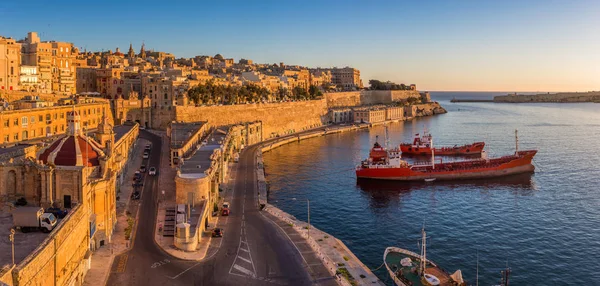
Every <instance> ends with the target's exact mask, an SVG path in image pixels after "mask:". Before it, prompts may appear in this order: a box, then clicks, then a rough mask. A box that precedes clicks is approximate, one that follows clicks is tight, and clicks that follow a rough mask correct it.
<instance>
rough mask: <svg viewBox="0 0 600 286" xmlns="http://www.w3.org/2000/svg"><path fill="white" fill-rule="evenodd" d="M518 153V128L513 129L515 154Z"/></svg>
mask: <svg viewBox="0 0 600 286" xmlns="http://www.w3.org/2000/svg"><path fill="white" fill-rule="evenodd" d="M518 154H519V134H518V130H517V129H515V155H518Z"/></svg>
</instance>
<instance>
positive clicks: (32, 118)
mask: <svg viewBox="0 0 600 286" xmlns="http://www.w3.org/2000/svg"><path fill="white" fill-rule="evenodd" d="M29 122H31V124H33V123H35V116H31V120H30V121H29Z"/></svg>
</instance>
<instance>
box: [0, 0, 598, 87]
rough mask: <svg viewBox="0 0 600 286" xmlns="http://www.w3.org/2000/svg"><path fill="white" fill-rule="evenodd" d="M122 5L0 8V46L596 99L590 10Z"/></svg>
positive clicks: (587, 5)
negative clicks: (217, 58) (68, 46)
mask: <svg viewBox="0 0 600 286" xmlns="http://www.w3.org/2000/svg"><path fill="white" fill-rule="evenodd" d="M129 2H135V1H92V2H88V1H35V0H28V1H12V0H7V1H0V35H3V36H6V37H13V38H17V39H19V38H24V37H25V36H26V34H27V32H28V31H37V32H39V33H40V34H41V37H42V40H58V41H68V42H73V43H74V44H75V45H76V46H78V47H82V48H87V49H88V50H101V49H105V50H108V49H111V50H113V51H114V49H115V48H116V47H120V48H121V50H122V51H124V52H126V50H127V48H128V47H129V43H130V42H132V43H133V45H134V48H135V50H136V52H137V51H139V48H140V45H141V43H142V41H144V42H145V43H146V47H148V48H153V49H155V50H161V51H167V52H171V53H174V54H175V55H176V56H177V57H191V56H194V55H215V54H217V53H221V54H223V55H224V56H225V57H233V58H235V59H236V60H238V59H240V58H248V59H252V60H254V61H256V62H268V63H278V62H281V61H283V62H285V63H287V64H299V65H304V66H311V67H316V66H321V67H327V66H346V65H348V66H353V67H356V68H358V69H360V70H361V72H362V78H363V81H364V82H365V83H367V82H368V80H369V79H372V78H377V79H380V80H392V81H396V82H399V83H400V82H404V83H415V84H417V87H418V88H419V89H421V90H475V91H483V90H490V91H569V90H573V91H575V90H577V91H587V90H600V76H599V75H600V1H597V0H596V1H567V0H564V1H553V0H545V1H533V0H523V1H487V0H479V1H467V0H461V1H446V0H442V1H383V0H380V1H364V0H361V1H341V0H340V1H325V0H323V1H281V0H279V1H263V0H258V1H202V2H201V1H186V2H187V3H178V2H180V1H177V3H170V2H176V1H160V2H155V1H139V2H135V3H129ZM181 2H183V1H181Z"/></svg>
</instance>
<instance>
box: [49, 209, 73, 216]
mask: <svg viewBox="0 0 600 286" xmlns="http://www.w3.org/2000/svg"><path fill="white" fill-rule="evenodd" d="M45 212H47V213H51V214H53V215H54V216H55V217H57V218H65V217H66V216H67V214H69V210H61V209H60V208H47V209H46V211H45Z"/></svg>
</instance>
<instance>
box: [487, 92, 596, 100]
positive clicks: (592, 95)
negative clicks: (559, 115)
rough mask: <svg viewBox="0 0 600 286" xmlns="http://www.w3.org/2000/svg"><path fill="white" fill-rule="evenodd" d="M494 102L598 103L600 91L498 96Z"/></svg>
mask: <svg viewBox="0 0 600 286" xmlns="http://www.w3.org/2000/svg"><path fill="white" fill-rule="evenodd" d="M494 102H505V103H526V102H600V91H591V92H563V93H544V94H533V95H523V94H518V95H512V94H511V95H500V96H495V97H494Z"/></svg>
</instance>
